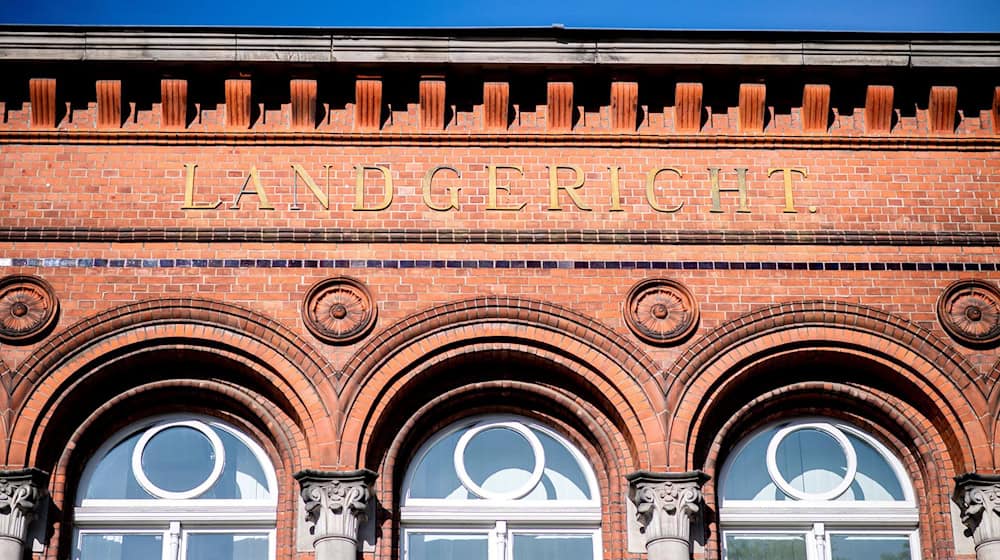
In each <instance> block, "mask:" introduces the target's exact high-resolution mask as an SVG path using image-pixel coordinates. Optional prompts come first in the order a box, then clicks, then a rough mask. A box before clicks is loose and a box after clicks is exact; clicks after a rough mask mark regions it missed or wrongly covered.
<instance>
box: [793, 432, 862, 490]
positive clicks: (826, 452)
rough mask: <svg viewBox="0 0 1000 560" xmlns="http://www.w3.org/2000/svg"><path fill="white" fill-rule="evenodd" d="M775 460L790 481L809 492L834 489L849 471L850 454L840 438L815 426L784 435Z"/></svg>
mask: <svg viewBox="0 0 1000 560" xmlns="http://www.w3.org/2000/svg"><path fill="white" fill-rule="evenodd" d="M775 459H776V462H777V466H778V471H779V472H781V476H782V477H783V478H784V479H785V480H786V481H788V484H789V485H790V486H791V487H793V488H795V489H797V490H800V491H802V492H806V493H809V494H822V493H824V492H829V491H830V490H833V489H834V488H836V487H837V485H838V484H840V482H841V481H843V480H844V476H845V475H846V474H847V456H846V455H845V454H844V450H843V448H841V447H840V444H839V443H837V440H835V439H833V437H832V436H830V434H827V433H825V432H821V431H819V430H815V429H812V428H803V429H801V430H795V431H794V432H791V433H789V434H788V435H787V436H785V438H784V439H783V440H781V445H779V446H778V450H777V453H776V455H775Z"/></svg>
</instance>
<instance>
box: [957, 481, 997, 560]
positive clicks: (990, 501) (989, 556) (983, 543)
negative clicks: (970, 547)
mask: <svg viewBox="0 0 1000 560" xmlns="http://www.w3.org/2000/svg"><path fill="white" fill-rule="evenodd" d="M955 501H956V502H958V505H959V507H961V508H962V523H964V524H965V526H966V527H968V528H969V530H970V531H971V532H972V541H973V542H974V543H975V544H976V560H1000V475H995V474H994V475H987V474H976V473H968V474H963V475H961V476H957V477H955Z"/></svg>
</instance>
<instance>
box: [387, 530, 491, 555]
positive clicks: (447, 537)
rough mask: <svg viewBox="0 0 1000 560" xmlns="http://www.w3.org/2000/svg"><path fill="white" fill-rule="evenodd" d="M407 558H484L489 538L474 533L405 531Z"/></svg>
mask: <svg viewBox="0 0 1000 560" xmlns="http://www.w3.org/2000/svg"><path fill="white" fill-rule="evenodd" d="M406 552H407V560H486V558H487V555H488V554H489V538H488V537H487V536H486V534H476V533H454V534H447V533H418V532H410V533H407V537H406Z"/></svg>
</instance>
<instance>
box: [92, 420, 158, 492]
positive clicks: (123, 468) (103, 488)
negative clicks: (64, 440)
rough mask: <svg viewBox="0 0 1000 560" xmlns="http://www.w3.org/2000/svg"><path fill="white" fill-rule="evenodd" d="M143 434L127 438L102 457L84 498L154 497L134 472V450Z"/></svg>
mask: <svg viewBox="0 0 1000 560" xmlns="http://www.w3.org/2000/svg"><path fill="white" fill-rule="evenodd" d="M141 435H142V433H141V432H139V433H136V434H133V435H131V436H129V437H127V438H125V439H124V440H122V442H121V443H119V444H118V445H116V446H115V447H114V448H112V449H111V451H109V452H108V454H107V455H105V456H104V457H103V458H102V459H100V463H99V464H98V465H97V468H96V469H94V474H93V475H92V476H91V478H90V483H89V484H88V485H87V488H86V489H85V490H84V491H83V492H82V494H83V498H84V499H93V500H122V499H153V496H151V495H150V494H149V493H148V492H146V491H145V490H143V489H142V487H141V486H139V482H138V481H136V479H135V476H134V475H133V474H132V451H133V450H134V449H135V444H136V443H138V442H139V437H140V436H141Z"/></svg>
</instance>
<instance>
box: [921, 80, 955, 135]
mask: <svg viewBox="0 0 1000 560" xmlns="http://www.w3.org/2000/svg"><path fill="white" fill-rule="evenodd" d="M957 109H958V88H957V87H952V86H934V87H932V88H931V99H930V101H929V102H928V103H927V120H928V123H929V125H930V129H931V132H936V133H951V132H954V131H955V111H956V110H957Z"/></svg>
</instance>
